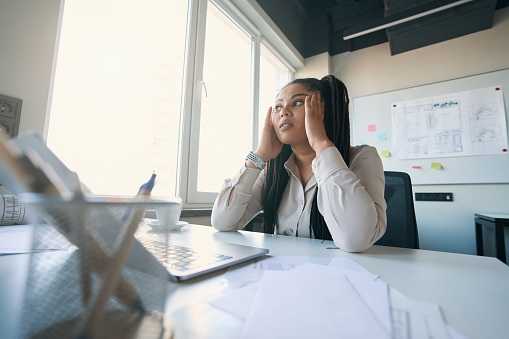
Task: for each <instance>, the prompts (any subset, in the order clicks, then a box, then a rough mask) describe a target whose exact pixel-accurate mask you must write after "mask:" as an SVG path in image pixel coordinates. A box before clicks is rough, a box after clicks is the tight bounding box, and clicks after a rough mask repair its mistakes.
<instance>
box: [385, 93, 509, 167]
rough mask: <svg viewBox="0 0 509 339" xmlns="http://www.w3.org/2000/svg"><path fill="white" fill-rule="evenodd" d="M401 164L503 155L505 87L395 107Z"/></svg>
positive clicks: (396, 142)
mask: <svg viewBox="0 0 509 339" xmlns="http://www.w3.org/2000/svg"><path fill="white" fill-rule="evenodd" d="M391 112H392V130H393V134H394V135H393V142H394V155H395V157H396V158H398V159H418V158H435V157H453V156H465V155H481V154H502V153H503V152H504V151H506V150H507V125H506V114H505V108H504V98H503V93H502V87H501V86H494V87H488V88H481V89H476V90H470V91H464V92H457V93H451V94H445V95H439V96H434V97H429V98H422V99H416V100H409V101H403V102H397V103H393V104H392V107H391Z"/></svg>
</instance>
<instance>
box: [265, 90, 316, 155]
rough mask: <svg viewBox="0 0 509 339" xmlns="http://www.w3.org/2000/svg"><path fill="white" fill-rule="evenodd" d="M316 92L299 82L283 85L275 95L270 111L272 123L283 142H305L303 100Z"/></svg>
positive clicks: (290, 143)
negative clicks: (272, 108)
mask: <svg viewBox="0 0 509 339" xmlns="http://www.w3.org/2000/svg"><path fill="white" fill-rule="evenodd" d="M314 93H316V92H314V91H309V90H307V89H306V88H305V87H303V86H302V85H300V84H294V85H289V86H287V87H285V88H284V89H283V90H282V91H281V92H280V93H279V95H278V96H277V99H276V102H275V103H274V110H273V112H272V125H273V126H274V130H275V131H276V135H277V137H278V139H279V140H280V141H281V142H282V143H283V144H288V145H297V144H299V143H307V144H309V142H308V139H307V135H306V124H305V118H306V111H305V104H304V103H305V100H306V97H307V96H310V95H312V94H314Z"/></svg>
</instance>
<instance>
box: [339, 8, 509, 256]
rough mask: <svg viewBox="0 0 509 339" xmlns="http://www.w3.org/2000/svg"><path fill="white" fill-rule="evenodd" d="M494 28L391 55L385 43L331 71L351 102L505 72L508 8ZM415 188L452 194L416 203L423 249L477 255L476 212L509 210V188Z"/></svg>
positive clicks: (343, 58) (342, 58) (343, 57)
mask: <svg viewBox="0 0 509 339" xmlns="http://www.w3.org/2000/svg"><path fill="white" fill-rule="evenodd" d="M493 26H494V27H493V28H491V29H489V30H485V31H482V32H477V33H474V34H470V35H467V36H464V37H460V38H457V39H454V40H450V41H445V42H442V43H439V44H435V45H432V46H427V47H423V48H419V49H416V50H413V51H410V52H406V53H402V54H398V55H395V56H391V54H390V50H389V44H388V43H385V44H381V45H377V46H373V47H370V48H366V49H362V50H359V51H355V52H351V53H350V52H349V53H343V54H340V55H335V56H333V57H332V58H331V70H332V73H333V74H335V75H336V76H337V77H339V78H340V79H342V80H343V82H344V83H345V84H346V86H347V87H348V90H349V94H350V98H355V97H359V96H365V95H370V94H375V93H381V92H388V91H393V90H397V89H402V88H408V87H415V86H419V85H423V84H429V83H434V82H439V81H444V80H449V79H455V78H460V77H465V76H469V75H475V74H480V73H485V72H490V71H495V70H500V69H505V68H509V38H508V36H509V8H504V9H502V10H498V11H497V12H496V13H495V20H494V25H493ZM505 90H509V89H505ZM508 106H509V103H506V110H507V109H509V108H508ZM465 170H466V171H468V168H466V169H465ZM508 170H509V169H508ZM413 189H414V192H453V194H454V202H452V203H451V202H421V201H417V202H415V209H416V215H417V223H418V227H419V236H420V245H421V248H423V249H430V250H439V251H449V252H457V253H468V254H475V253H476V249H475V231H474V213H476V212H498V213H501V212H505V213H508V212H509V194H508V192H509V184H502V185H425V186H414V188H413Z"/></svg>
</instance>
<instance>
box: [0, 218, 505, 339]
mask: <svg viewBox="0 0 509 339" xmlns="http://www.w3.org/2000/svg"><path fill="white" fill-rule="evenodd" d="M179 234H180V235H182V236H199V237H204V238H206V237H214V238H216V239H219V240H224V241H225V242H231V243H237V244H244V245H250V246H258V247H264V248H268V249H270V254H271V255H300V256H327V257H328V256H340V257H349V258H351V259H353V260H354V261H356V262H357V263H358V264H360V265H362V266H363V267H365V268H366V269H368V270H369V271H371V272H372V273H375V274H378V275H380V277H381V279H382V280H384V281H385V282H386V283H388V284H389V285H391V286H392V287H394V288H396V289H397V290H399V291H400V292H401V293H403V294H404V295H406V296H407V297H409V298H411V299H416V300H423V301H430V302H433V303H437V304H439V305H440V307H441V309H442V312H443V315H444V318H445V321H446V322H447V323H448V324H450V325H451V326H452V327H454V328H455V329H457V330H458V331H460V332H461V333H462V334H464V335H465V336H466V337H467V338H504V337H508V335H509V321H508V319H507V317H508V316H509V268H508V267H507V265H504V264H503V263H502V262H500V261H499V260H498V259H496V258H491V257H479V256H473V255H462V254H453V253H443V252H433V251H424V250H412V249H402V248H393V247H383V246H373V247H372V248H370V249H369V250H367V251H366V252H363V253H359V254H353V253H346V252H343V251H341V250H338V249H327V247H331V246H333V244H332V242H330V241H325V242H322V241H321V240H314V239H304V238H292V237H286V236H276V235H266V234H261V233H252V232H244V231H241V232H236V233H220V232H215V231H214V230H213V229H212V228H210V227H204V226H196V225H189V226H186V227H185V228H184V229H183V231H182V232H180V233H179ZM26 265H27V256H26V255H10V256H1V257H0V337H1V338H11V337H12V333H13V330H14V315H15V313H16V312H15V311H17V310H19V308H20V303H21V296H22V284H20V281H22V280H23V279H24V273H23V271H24V269H23V268H24V267H26ZM222 273H223V272H218V273H211V274H209V275H207V276H206V277H203V278H198V279H195V280H192V281H190V282H184V283H179V284H178V287H177V288H176V289H174V292H172V293H170V295H168V298H167V302H168V304H167V305H168V306H167V310H166V313H167V314H168V315H169V317H170V318H171V319H172V320H173V322H174V324H175V334H176V337H177V338H228V336H227V335H228V333H230V334H231V333H235V332H234V331H235V330H236V329H238V328H239V327H240V326H241V325H242V321H241V320H239V319H236V318H234V317H233V316H231V315H228V314H226V313H225V312H222V311H220V310H218V309H215V308H213V307H211V306H210V305H208V304H207V302H205V301H204V300H207V298H210V296H211V295H213V294H217V293H218V291H221V289H224V288H225V286H224V279H223V278H222ZM170 284H171V283H170Z"/></svg>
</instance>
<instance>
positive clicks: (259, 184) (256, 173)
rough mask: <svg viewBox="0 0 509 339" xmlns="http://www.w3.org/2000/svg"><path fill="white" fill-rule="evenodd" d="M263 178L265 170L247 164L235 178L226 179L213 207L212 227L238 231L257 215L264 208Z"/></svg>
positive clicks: (220, 229)
mask: <svg viewBox="0 0 509 339" xmlns="http://www.w3.org/2000/svg"><path fill="white" fill-rule="evenodd" d="M263 179H264V172H263V171H261V170H259V169H256V168H249V167H246V165H243V166H242V168H241V169H240V171H239V172H238V173H237V175H235V177H233V179H226V180H225V181H224V183H223V186H222V188H221V190H220V192H219V195H218V196H217V198H216V201H215V202H214V206H213V208H212V215H211V222H212V227H214V228H215V229H217V230H219V231H237V230H240V229H242V228H244V227H245V226H246V225H247V224H248V223H249V222H250V221H251V219H253V218H254V217H255V216H257V215H258V213H260V212H261V210H262V202H261V200H262V188H263ZM230 196H232V199H231V201H230V202H229V200H230Z"/></svg>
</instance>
